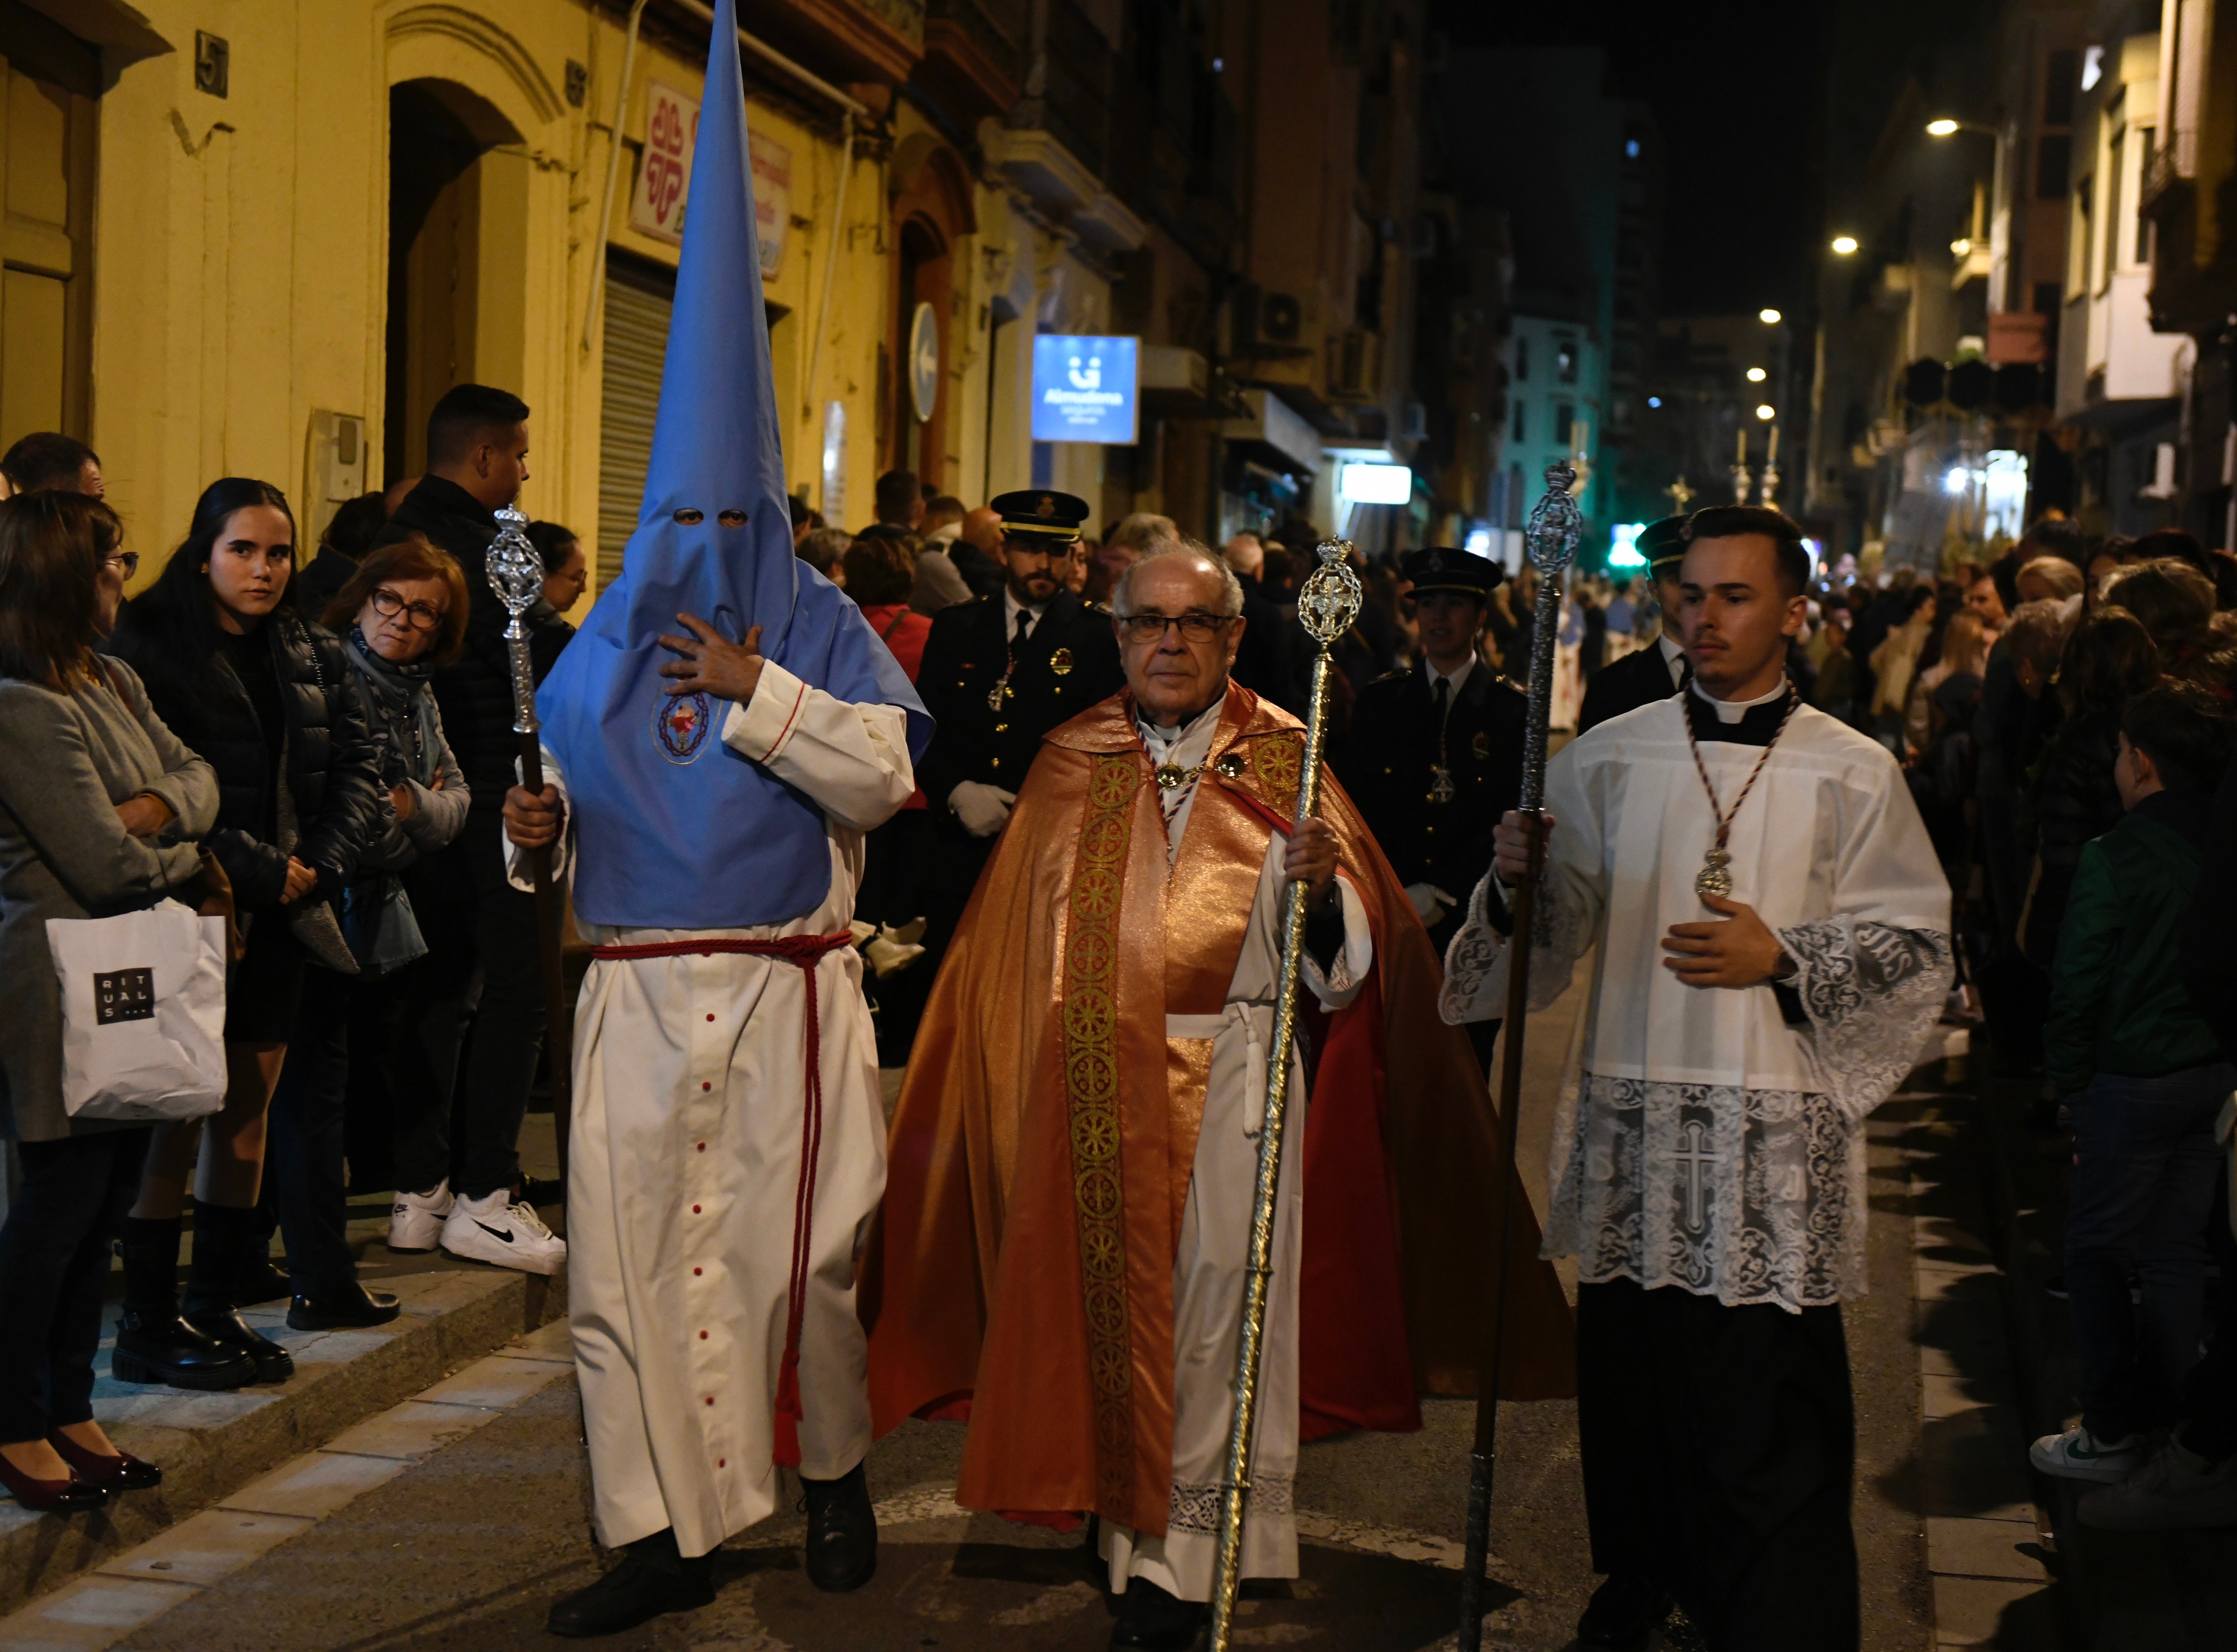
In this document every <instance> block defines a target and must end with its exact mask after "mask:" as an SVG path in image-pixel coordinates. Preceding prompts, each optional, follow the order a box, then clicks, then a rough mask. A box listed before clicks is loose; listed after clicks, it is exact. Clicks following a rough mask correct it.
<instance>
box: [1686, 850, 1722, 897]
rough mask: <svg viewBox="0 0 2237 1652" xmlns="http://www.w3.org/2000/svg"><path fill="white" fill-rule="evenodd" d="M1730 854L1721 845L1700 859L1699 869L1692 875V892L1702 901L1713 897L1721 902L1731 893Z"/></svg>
mask: <svg viewBox="0 0 2237 1652" xmlns="http://www.w3.org/2000/svg"><path fill="white" fill-rule="evenodd" d="M1693 892H1694V893H1695V894H1696V895H1700V896H1702V897H1703V898H1704V899H1706V898H1707V897H1709V896H1711V895H1714V896H1715V897H1716V898H1717V899H1718V900H1719V901H1722V900H1726V899H1727V898H1729V897H1730V896H1731V895H1732V852H1731V851H1730V850H1729V849H1725V848H1724V847H1722V846H1721V845H1719V847H1717V848H1715V849H1711V850H1710V851H1709V852H1708V853H1707V854H1706V855H1704V856H1702V857H1701V869H1700V870H1699V872H1697V873H1695V874H1694V875H1693Z"/></svg>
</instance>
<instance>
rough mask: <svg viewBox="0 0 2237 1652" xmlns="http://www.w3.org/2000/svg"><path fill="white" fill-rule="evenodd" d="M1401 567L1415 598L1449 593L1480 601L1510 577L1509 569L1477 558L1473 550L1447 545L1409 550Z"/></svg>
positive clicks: (1486, 558) (1484, 558) (1400, 569)
mask: <svg viewBox="0 0 2237 1652" xmlns="http://www.w3.org/2000/svg"><path fill="white" fill-rule="evenodd" d="M1398 567H1399V572H1401V573H1402V574H1403V575H1404V576H1405V577H1406V578H1407V580H1408V581H1409V583H1410V584H1411V585H1413V587H1414V589H1413V592H1412V594H1413V595H1415V596H1416V597H1426V596H1429V595H1430V594H1431V593H1433V592H1435V591H1450V592H1452V593H1453V594H1455V596H1462V597H1474V598H1475V599H1476V600H1477V601H1478V602H1481V601H1483V600H1484V599H1485V598H1488V597H1489V596H1490V595H1491V588H1492V587H1493V586H1494V585H1497V584H1498V583H1499V582H1500V581H1501V580H1502V579H1504V578H1507V570H1506V569H1505V568H1503V567H1501V566H1500V565H1499V564H1498V563H1496V562H1494V561H1493V560H1492V559H1491V558H1489V557H1480V556H1477V555H1476V554H1475V552H1472V551H1455V550H1454V549H1453V548H1452V547H1451V546H1450V545H1430V546H1429V547H1428V548H1427V549H1426V550H1422V551H1409V552H1407V553H1406V554H1405V556H1404V558H1402V559H1401V561H1400V563H1399V565H1398Z"/></svg>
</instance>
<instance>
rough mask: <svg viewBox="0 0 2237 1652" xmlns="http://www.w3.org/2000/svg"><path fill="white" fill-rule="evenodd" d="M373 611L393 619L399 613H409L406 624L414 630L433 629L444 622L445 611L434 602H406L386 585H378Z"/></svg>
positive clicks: (375, 589) (374, 592) (374, 596)
mask: <svg viewBox="0 0 2237 1652" xmlns="http://www.w3.org/2000/svg"><path fill="white" fill-rule="evenodd" d="M373 612H375V613H376V614H379V616H380V617H381V618H383V619H393V618H396V616H397V615H399V614H405V615H408V616H409V617H410V618H408V619H406V622H405V623H406V624H409V625H410V626H411V627H412V630H414V631H433V630H435V629H436V628H437V627H438V626H439V625H441V624H442V623H443V611H442V610H441V609H439V608H438V607H437V606H435V605H434V604H433V603H432V602H406V601H405V600H404V598H401V597H399V596H398V595H397V594H396V592H394V591H391V590H390V589H389V588H388V587H387V586H386V585H376V586H374V587H373Z"/></svg>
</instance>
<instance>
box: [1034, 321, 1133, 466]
mask: <svg viewBox="0 0 2237 1652" xmlns="http://www.w3.org/2000/svg"><path fill="white" fill-rule="evenodd" d="M1140 347H1141V340H1139V339H1092V338H1078V337H1074V336H1072V335H1071V334H1062V333H1044V334H1040V335H1039V336H1038V337H1037V338H1035V339H1034V340H1033V439H1034V440H1035V441H1037V442H1105V443H1108V444H1111V445H1112V446H1119V447H1131V446H1133V445H1134V442H1135V439H1136V435H1137V430H1136V416H1135V415H1136V407H1137V401H1136V398H1135V381H1134V380H1135V365H1136V360H1137V357H1138V351H1139V349H1140Z"/></svg>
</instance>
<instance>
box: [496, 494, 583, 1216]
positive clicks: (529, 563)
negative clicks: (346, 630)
mask: <svg viewBox="0 0 2237 1652" xmlns="http://www.w3.org/2000/svg"><path fill="white" fill-rule="evenodd" d="M497 520H498V533H497V538H496V539H492V541H491V542H490V548H489V560H488V562H487V563H486V564H485V566H486V568H487V569H488V572H489V582H490V589H491V590H492V591H495V592H497V598H498V601H499V602H501V603H503V604H504V605H505V612H506V613H508V614H510V615H511V620H510V622H509V623H508V624H506V626H505V656H506V658H507V661H508V663H509V664H511V668H512V731H513V732H514V733H515V734H517V735H518V736H519V737H520V783H521V784H522V785H523V786H524V787H525V788H526V789H527V790H529V791H531V792H532V793H534V794H535V795H536V796H543V794H544V742H543V740H542V738H541V737H540V732H539V730H540V729H541V726H542V725H541V724H538V721H537V718H536V671H535V668H534V667H533V666H532V665H531V664H530V662H529V657H528V627H527V625H526V624H525V616H526V614H527V612H528V610H529V607H530V605H531V604H532V603H534V602H535V600H536V599H537V598H538V596H540V595H542V594H543V591H544V560H543V558H541V557H539V556H538V555H537V554H536V547H535V546H534V545H531V544H530V543H529V542H528V519H527V518H526V517H525V516H524V515H522V514H521V513H520V512H518V511H517V510H515V509H513V508H512V507H511V506H505V508H504V509H502V510H500V511H499V512H498V513H497ZM528 863H529V867H530V869H531V872H532V873H533V874H534V876H535V879H536V939H537V949H538V952H539V954H540V955H541V962H542V964H543V971H544V1028H545V1031H544V1062H545V1065H546V1066H548V1067H550V1068H551V1128H552V1133H553V1134H554V1136H555V1138H556V1139H557V1141H558V1149H559V1187H560V1193H559V1197H560V1198H561V1199H562V1200H564V1199H565V1198H566V1197H567V1194H566V1186H567V1125H568V1115H569V1113H571V1112H572V1111H573V1096H572V1088H573V1076H574V1074H573V1071H572V1067H573V1061H572V1057H573V1043H574V1041H573V1039H572V1038H571V1037H570V1036H569V1034H570V1032H571V1028H572V1027H573V1021H572V1018H571V1016H570V1015H569V1014H568V1004H567V982H566V976H565V975H564V972H563V971H562V969H561V968H560V962H559V928H560V923H561V921H562V918H563V915H564V908H563V906H562V904H561V901H560V897H559V891H558V889H555V888H553V887H552V882H551V846H550V845H549V844H546V845H544V847H543V848H541V849H530V850H529V851H528ZM566 1226H567V1225H566V1222H565V1220H564V1217H563V1219H561V1221H560V1223H559V1229H560V1231H561V1232H565V1231H566Z"/></svg>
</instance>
